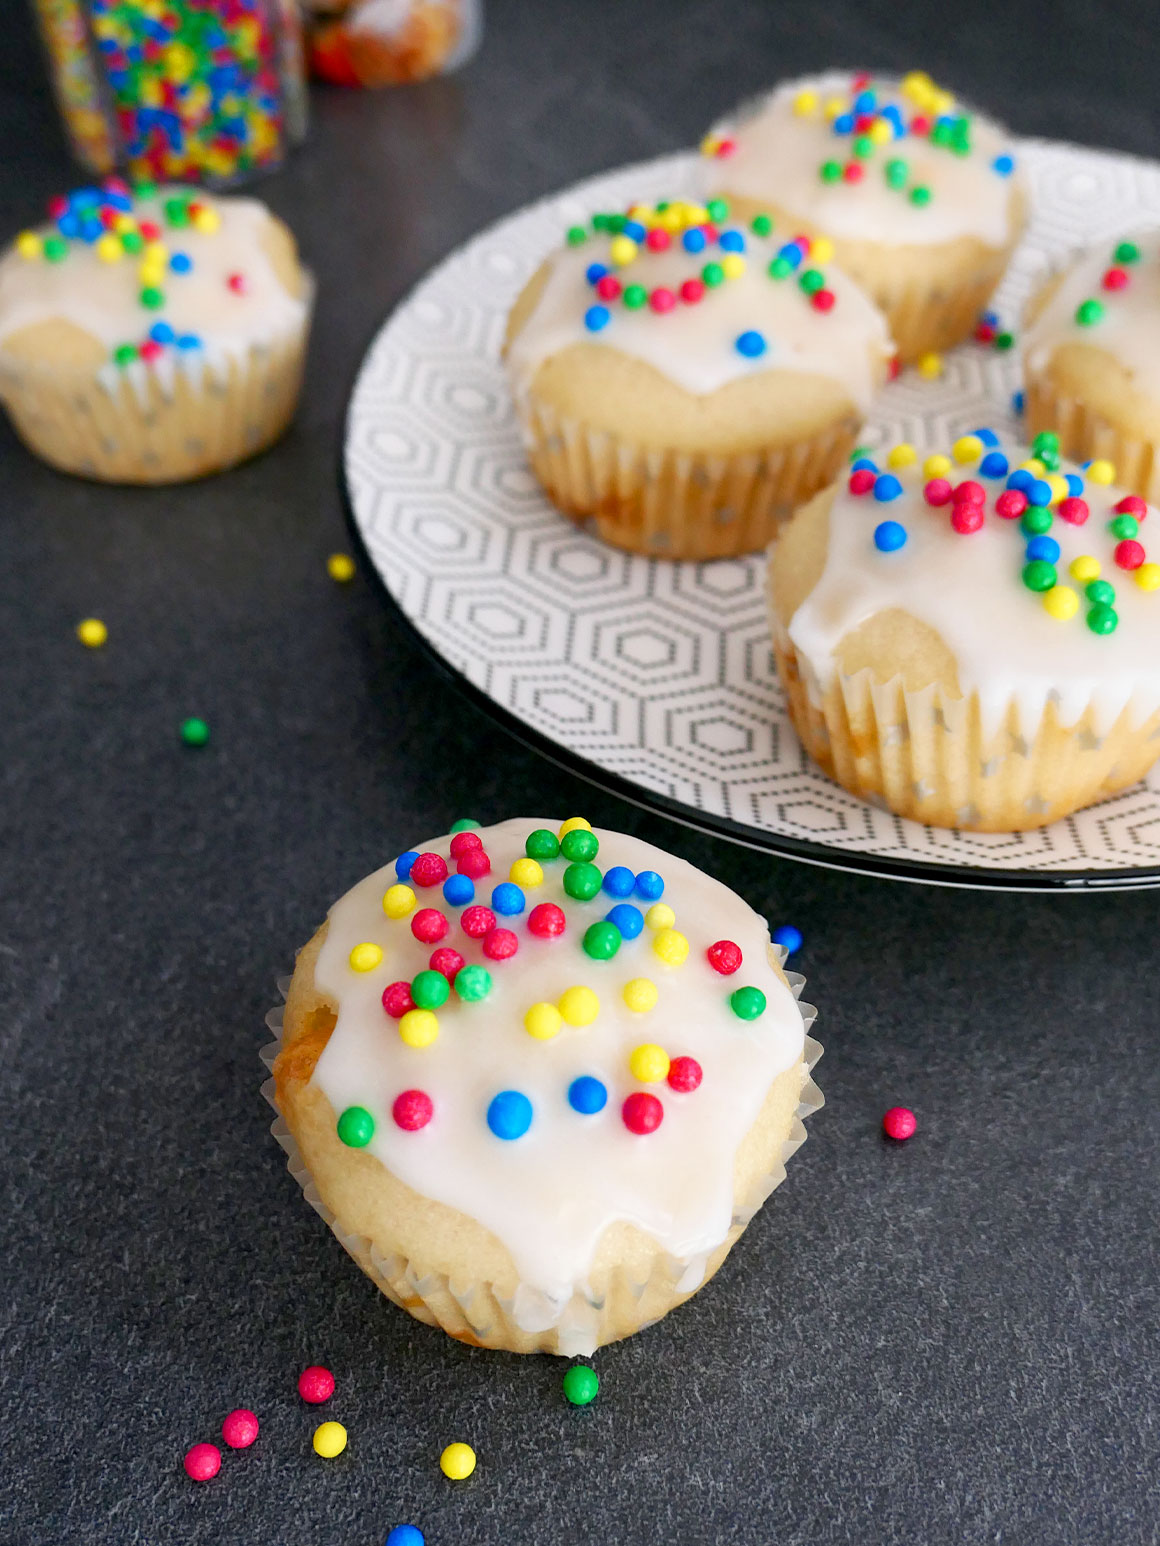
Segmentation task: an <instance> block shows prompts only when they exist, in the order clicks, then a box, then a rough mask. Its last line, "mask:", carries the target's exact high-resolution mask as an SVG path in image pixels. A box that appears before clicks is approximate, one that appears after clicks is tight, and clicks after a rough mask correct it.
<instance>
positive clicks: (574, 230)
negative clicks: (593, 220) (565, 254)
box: [565, 225, 588, 247]
mask: <svg viewBox="0 0 1160 1546" xmlns="http://www.w3.org/2000/svg"><path fill="white" fill-rule="evenodd" d="M587 240H588V232H587V231H586V230H585V229H584V227H583V226H582V225H570V226H569V227H568V235H567V236H566V237H565V241H566V242H567V243H568V245H569V247H581V246H583V244H584V243H585V242H586V241H587Z"/></svg>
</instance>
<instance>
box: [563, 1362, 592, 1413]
mask: <svg viewBox="0 0 1160 1546" xmlns="http://www.w3.org/2000/svg"><path fill="white" fill-rule="evenodd" d="M599 1389H600V1380H599V1379H598V1378H597V1374H596V1370H595V1369H590V1368H589V1367H588V1365H587V1364H583V1363H577V1364H573V1365H572V1367H571V1368H570V1369H569V1370H568V1371H567V1372H566V1373H565V1375H564V1398H565V1400H566V1401H568V1402H569V1403H570V1404H571V1405H572V1406H587V1405H588V1404H589V1402H591V1401H595V1400H596V1392H597V1391H598V1390H599Z"/></svg>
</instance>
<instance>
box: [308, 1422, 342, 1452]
mask: <svg viewBox="0 0 1160 1546" xmlns="http://www.w3.org/2000/svg"><path fill="white" fill-rule="evenodd" d="M312 1442H313V1444H314V1453H315V1454H316V1455H321V1456H322V1458H323V1459H324V1460H333V1459H335V1457H336V1456H338V1455H341V1454H342V1452H343V1450H344V1449H345V1448H346V1429H345V1428H344V1427H343V1426H342V1424H341V1423H335V1422H329V1423H319V1425H318V1427H317V1428H315V1430H314V1439H313V1441H312Z"/></svg>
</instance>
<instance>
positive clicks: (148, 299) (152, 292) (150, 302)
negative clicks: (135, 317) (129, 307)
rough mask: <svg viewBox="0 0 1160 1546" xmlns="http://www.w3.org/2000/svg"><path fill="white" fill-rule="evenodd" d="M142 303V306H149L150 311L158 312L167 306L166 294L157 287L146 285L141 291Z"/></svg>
mask: <svg viewBox="0 0 1160 1546" xmlns="http://www.w3.org/2000/svg"><path fill="white" fill-rule="evenodd" d="M140 301H141V304H142V306H148V308H149V310H150V311H157V310H158V309H159V308H160V307H162V306H164V305H165V292H164V290H159V289H158V288H157V286H156V285H146V286H145V288H144V289H143V290H142V291H141V295H140Z"/></svg>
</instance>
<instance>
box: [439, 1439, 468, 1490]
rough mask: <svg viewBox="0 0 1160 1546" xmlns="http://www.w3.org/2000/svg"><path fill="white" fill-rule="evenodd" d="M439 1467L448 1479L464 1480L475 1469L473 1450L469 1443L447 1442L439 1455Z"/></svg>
mask: <svg viewBox="0 0 1160 1546" xmlns="http://www.w3.org/2000/svg"><path fill="white" fill-rule="evenodd" d="M439 1469H440V1470H441V1471H442V1472H443V1475H444V1476H446V1477H447V1478H448V1480H449V1481H453V1482H462V1481H466V1479H467V1478H468V1477H469V1476H470V1475H471V1473H472V1471H474V1470H475V1451H474V1450H473V1449H472V1447H471V1445H470V1444H448V1446H447V1448H446V1449H445V1450H444V1451H443V1453H442V1454H441V1455H440V1456H439Z"/></svg>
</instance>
